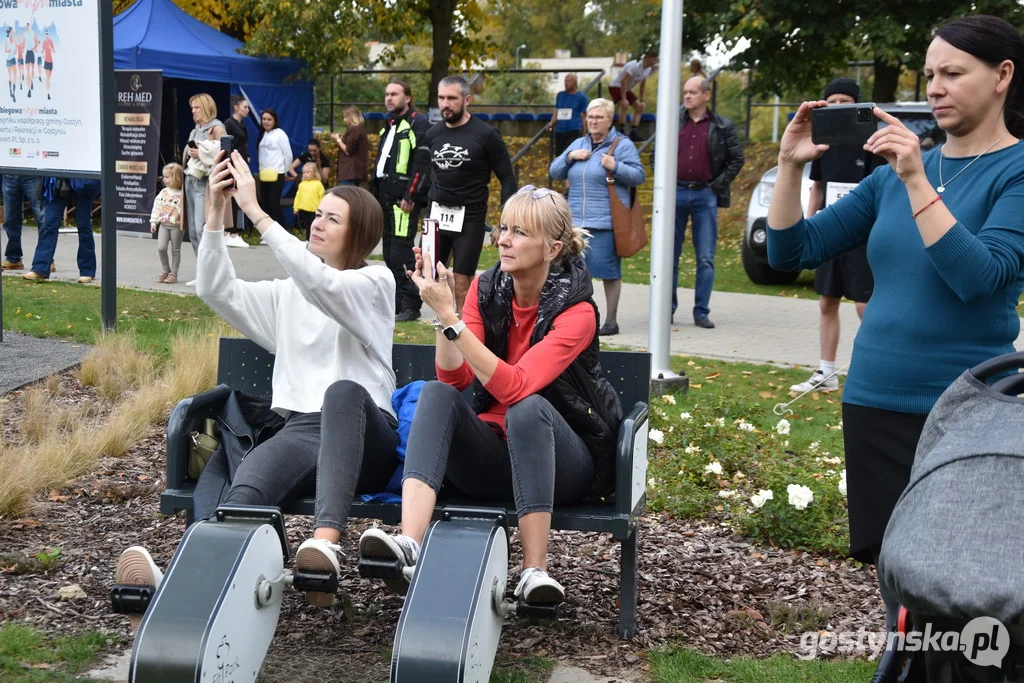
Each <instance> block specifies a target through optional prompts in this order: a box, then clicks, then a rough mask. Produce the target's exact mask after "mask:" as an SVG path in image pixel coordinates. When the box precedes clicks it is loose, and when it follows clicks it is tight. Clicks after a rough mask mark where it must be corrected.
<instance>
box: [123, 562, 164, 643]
mask: <svg viewBox="0 0 1024 683" xmlns="http://www.w3.org/2000/svg"><path fill="white" fill-rule="evenodd" d="M163 580H164V573H163V572H162V571H160V567H157V566H156V562H154V561H153V557H152V555H150V554H149V551H148V550H146V549H145V548H143V547H142V546H141V545H133V546H132V547H130V548H128V549H127V550H125V551H124V552H123V553H121V557H119V558H117V568H116V569H115V570H114V583H115V584H120V585H128V586H152V587H153V590H156V589H157V588H159V587H160V582H161V581H163ZM142 617H143V615H141V614H129V615H128V621H129V622H131V625H132V633H135V632H136V631H138V630H139V624H141V623H142Z"/></svg>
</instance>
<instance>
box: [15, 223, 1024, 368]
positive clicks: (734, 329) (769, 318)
mask: <svg viewBox="0 0 1024 683" xmlns="http://www.w3.org/2000/svg"><path fill="white" fill-rule="evenodd" d="M35 241H36V231H35V229H32V228H28V229H26V231H25V236H24V242H25V245H24V246H25V252H26V254H32V253H33V251H34V250H35ZM77 246H78V240H77V237H76V235H74V234H62V235H61V237H60V240H59V242H58V245H57V255H56V259H55V260H56V263H57V272H56V273H54V274H53V278H54V279H57V280H74V279H75V278H76V277H77V276H78V273H77V271H76V270H75V250H76V249H77ZM99 246H100V245H99V236H98V235H97V251H99ZM155 251H156V242H155V241H153V240H151V239H149V237H148V236H147V237H145V238H138V237H130V236H120V237H118V240H117V260H118V284H120V285H122V286H127V287H136V288H139V289H151V290H155V291H164V292H166V291H172V292H179V293H194V291H195V290H194V289H192V288H190V287H186V286H185V285H184V282H185V281H187V280H190V279H192V278H193V277H195V257H194V256H193V253H192V248H191V246H189V245H188V244H183V245H182V257H181V258H182V264H181V270H180V271H179V273H178V279H179V281H180V282H179V283H178V284H176V285H160V284H156V283H155V282H154V281H153V280H154V279H155V278H156V276H157V275H158V274H159V273H160V264H159V261H158V259H157V257H156V253H155ZM229 251H230V253H231V258H232V261H233V262H234V264H235V270H236V272H237V273H238V276H239V277H240V278H242V279H246V280H261V279H269V278H274V277H284V271H283V269H282V268H281V266H280V265H279V264H278V263H277V261H276V260H275V258H274V256H273V254H271V252H270V249H269V248H268V247H266V246H260V247H253V248H250V249H236V248H233V249H229ZM26 260H28V257H27V256H26ZM5 275H7V276H8V277H10V276H13V275H17V274H15V273H5ZM596 284H597V291H596V299H597V302H598V305H599V306H600V307H602V308H603V306H604V291H603V288H602V287H601V285H600V283H596ZM679 301H680V309H679V311H678V312H677V314H676V323H677V324H675V325H673V326H672V331H671V335H672V336H671V345H670V349H671V352H672V353H673V354H686V355H689V356H704V357H711V358H722V359H727V360H744V361H750V362H757V363H765V362H772V363H779V364H783V365H816V364H817V361H818V358H819V356H820V351H819V337H818V303H817V302H816V301H812V300H809V299H793V298H785V297H779V296H767V295H759V294H733V293H729V292H716V293H714V295H713V296H712V297H711V319H712V320H713V321H714V322H715V325H716V326H717V327H716V328H715V329H713V330H705V329H701V328H698V327H695V326H694V325H693V323H692V320H691V319H690V317H689V315H688V312H689V310H690V308H691V307H692V305H693V290H692V289H686V288H680V289H679ZM619 311H620V313H619V328H620V330H622V332H621V333H620V334H618V335H616V336H614V337H605V338H604V339H606V340H607V341H608V342H609V343H612V344H615V345H620V346H625V347H631V348H641V349H642V348H646V347H647V338H648V336H647V335H648V329H647V324H648V322H647V321H648V317H649V288H648V287H647V286H645V285H631V284H624V285H623V286H622V300H621V301H620V303H619ZM425 318H426V319H428V320H429V319H431V318H433V315H432V314H430V315H425ZM840 321H841V323H840V337H839V353H838V354H837V360H838V362H839V363H840V365H842V364H845V363H848V362H849V360H850V353H851V350H852V348H853V338H854V336H855V335H856V333H857V329H858V327H859V320H858V318H857V313H856V311H855V309H854V306H853V304H850V303H843V305H842V306H840ZM1017 348H1018V349H1022V350H1024V338H1021V337H1018V339H1017Z"/></svg>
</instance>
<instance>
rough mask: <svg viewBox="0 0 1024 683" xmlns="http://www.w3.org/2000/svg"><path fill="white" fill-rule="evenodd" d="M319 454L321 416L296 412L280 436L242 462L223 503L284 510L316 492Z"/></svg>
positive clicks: (273, 437) (257, 448) (280, 432)
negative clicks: (285, 506)
mask: <svg viewBox="0 0 1024 683" xmlns="http://www.w3.org/2000/svg"><path fill="white" fill-rule="evenodd" d="M319 452H320V413H292V414H291V415H290V416H289V417H288V420H287V421H286V422H285V425H284V427H282V428H281V430H280V431H279V432H277V434H274V435H273V436H272V437H270V438H269V439H267V440H266V441H264V442H263V443H261V444H260V445H259V446H257V447H256V448H254V449H253V450H252V452H250V453H249V454H248V455H247V456H245V458H244V459H243V460H242V462H241V463H239V465H238V469H237V470H235V477H234V479H232V480H231V488H230V489H229V490H228V492H227V495H225V496H224V499H223V500H221V502H220V504H221V505H275V506H277V507H281V506H282V505H283V504H285V503H286V502H288V501H290V500H293V499H295V498H300V497H302V496H305V495H308V494H310V493H312V492H313V490H314V488H315V487H316V458H317V453H319ZM210 462H211V463H212V462H214V461H213V460H211V461H210Z"/></svg>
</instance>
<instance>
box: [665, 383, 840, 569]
mask: <svg viewBox="0 0 1024 683" xmlns="http://www.w3.org/2000/svg"><path fill="white" fill-rule="evenodd" d="M727 365H728V364H724V363H722V364H719V365H717V366H716V369H719V368H721V367H723V366H727ZM740 367H741V368H742V367H743V366H740ZM748 367H749V366H748ZM687 372H688V374H689V373H690V368H687ZM762 372H763V373H764V374H774V373H776V372H780V371H777V370H776V371H772V370H762ZM723 374H724V372H723ZM737 374H739V373H737ZM743 374H744V375H749V374H753V373H752V372H745V373H743ZM741 379H742V378H741ZM788 381H789V380H788V379H787V380H785V382H788ZM796 381H798V380H796ZM691 382H693V379H692V377H691ZM785 382H784V381H782V380H781V379H780V381H779V382H778V383H777V385H776V387H775V389H776V390H778V388H780V387H781V388H782V389H784V390H787V391H788V385H786V384H785ZM702 384H703V383H701V382H700V381H697V382H696V386H697V387H699V388H691V389H690V391H689V392H688V393H687V394H678V395H676V396H675V397H674V399H670V398H666V397H665V396H656V397H652V398H653V401H652V406H651V429H650V431H649V435H650V441H649V442H648V446H649V456H648V468H649V472H650V473H651V475H652V476H653V480H655V481H656V482H657V486H648V489H647V500H648V506H649V508H650V509H651V510H652V511H654V512H656V513H658V512H665V513H668V514H670V515H671V516H673V517H678V518H682V519H692V520H695V521H709V522H714V523H724V524H726V525H728V526H729V527H731V528H732V529H733V530H734V531H735V532H737V533H738V534H741V535H743V536H745V537H747V538H748V539H750V540H752V541H755V542H760V543H766V544H770V545H774V546H778V547H781V548H793V549H798V550H806V551H813V552H819V553H824V554H831V555H836V556H839V557H844V556H845V555H846V553H847V551H848V549H849V532H848V526H847V517H846V515H847V510H846V494H847V489H846V471H845V470H844V469H843V464H842V463H843V458H842V456H843V441H842V430H841V429H839V428H837V427H836V425H837V424H838V423H840V418H841V414H840V413H841V410H840V408H841V399H838V397H837V398H836V399H832V400H830V397H829V396H828V395H824V397H819V399H817V400H818V402H819V404H823V405H820V407H819V406H812V407H811V409H808V408H807V407H805V410H806V412H804V413H803V414H799V411H800V407H799V405H797V406H796V407H795V410H796V411H797V413H796V414H794V413H790V414H786V415H784V416H782V417H780V416H778V415H775V414H773V412H772V406H773V405H774V404H775V403H776V402H778V401H779V400H782V397H784V396H785V395H786V394H782V395H781V396H780V395H779V394H776V393H774V392H769V391H761V392H760V395H758V392H751V393H753V394H754V396H756V398H752V397H749V396H745V398H743V399H740V398H737V396H736V395H735V394H734V393H728V392H723V393H721V394H719V395H714V396H710V395H708V394H707V393H704V394H701V393H700V392H702V391H704V389H705V388H706V387H707V386H708V384H710V382H708V383H707V384H703V386H702ZM693 386H694V384H691V387H693ZM666 396H670V395H666ZM759 399H763V401H762V400H759ZM815 400H816V399H813V398H811V397H810V396H808V397H806V398H805V399H804V401H806V402H808V403H809V404H812V403H813V401H815ZM665 408H668V410H664V409H665ZM673 408H674V409H673ZM812 409H813V410H814V412H811V410H812Z"/></svg>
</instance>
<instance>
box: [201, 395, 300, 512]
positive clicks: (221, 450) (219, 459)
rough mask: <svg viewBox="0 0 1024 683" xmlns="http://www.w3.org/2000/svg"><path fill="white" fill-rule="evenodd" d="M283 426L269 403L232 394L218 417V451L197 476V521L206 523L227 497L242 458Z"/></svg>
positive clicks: (281, 418)
mask: <svg viewBox="0 0 1024 683" xmlns="http://www.w3.org/2000/svg"><path fill="white" fill-rule="evenodd" d="M283 426H284V418H283V417H281V416H280V415H278V414H277V413H275V412H274V411H273V410H271V409H270V399H269V397H268V398H259V397H254V396H249V395H248V394H245V393H243V392H241V391H238V390H235V391H232V392H231V393H230V394H229V395H228V397H227V400H225V401H224V407H223V408H221V411H220V414H219V415H217V440H218V445H217V450H215V451H214V452H213V454H212V455H211V456H210V459H209V461H207V463H206V467H204V468H203V471H202V473H201V474H200V475H199V481H198V482H197V483H196V490H195V493H194V494H193V497H192V501H193V510H194V513H195V519H196V520H197V521H199V520H204V519H209V518H210V517H212V516H213V513H214V512H216V510H217V506H218V505H220V502H221V501H222V500H223V499H224V496H225V495H227V492H228V489H230V488H231V481H232V479H234V476H235V471H236V470H237V469H238V465H239V464H240V463H241V462H242V460H243V459H244V458H245V456H247V455H249V453H250V452H252V450H253V449H254V448H256V446H259V445H260V444H261V443H263V442H264V441H266V440H267V439H269V438H270V437H272V436H273V435H274V434H276V433H277V432H278V430H279V429H281V427H283Z"/></svg>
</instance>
